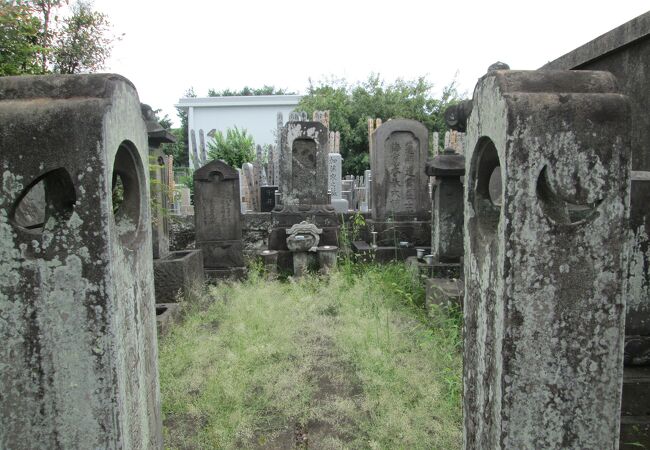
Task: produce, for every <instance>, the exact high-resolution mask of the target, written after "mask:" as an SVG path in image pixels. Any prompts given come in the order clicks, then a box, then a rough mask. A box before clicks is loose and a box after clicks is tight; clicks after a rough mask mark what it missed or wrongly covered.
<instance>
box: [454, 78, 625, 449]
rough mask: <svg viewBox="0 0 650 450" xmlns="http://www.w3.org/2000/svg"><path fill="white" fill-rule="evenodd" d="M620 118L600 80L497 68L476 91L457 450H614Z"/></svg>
mask: <svg viewBox="0 0 650 450" xmlns="http://www.w3.org/2000/svg"><path fill="white" fill-rule="evenodd" d="M629 119H630V115H629V103H628V100H627V97H625V96H623V95H621V94H619V92H618V90H617V87H616V80H615V79H614V77H613V76H612V75H611V74H609V73H606V72H569V71H549V72H527V71H507V70H497V71H493V72H490V73H488V74H487V75H486V76H484V77H483V78H481V79H480V80H479V82H478V84H477V86H476V88H475V91H474V98H473V111H472V113H471V116H470V118H469V123H468V127H467V131H468V133H467V143H468V146H467V151H466V155H467V159H466V182H465V198H466V204H465V299H466V300H465V305H464V346H465V348H464V373H463V384H464V395H463V402H464V406H463V409H464V411H463V412H464V448H466V449H476V448H490V449H499V448H503V449H534V448H535V449H536V448H612V449H615V448H618V430H619V414H620V399H621V383H622V376H623V358H622V356H623V334H624V311H625V299H624V296H623V293H624V278H625V270H626V258H627V256H628V255H627V251H628V248H627V246H626V243H625V234H626V231H625V224H626V222H627V219H628V217H629V177H630V173H629V162H630V159H629V158H630V136H629ZM495 172H500V174H501V180H502V189H501V192H498V191H497V192H491V190H490V179H491V178H492V177H493V176H494V173H495Z"/></svg>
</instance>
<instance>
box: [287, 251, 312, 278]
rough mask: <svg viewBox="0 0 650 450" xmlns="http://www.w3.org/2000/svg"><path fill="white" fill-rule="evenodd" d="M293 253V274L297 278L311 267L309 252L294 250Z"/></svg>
mask: <svg viewBox="0 0 650 450" xmlns="http://www.w3.org/2000/svg"><path fill="white" fill-rule="evenodd" d="M291 255H292V256H293V275H294V276H295V277H297V278H299V277H302V276H303V275H305V274H306V273H307V269H308V268H309V261H310V257H309V253H307V252H292V253H291Z"/></svg>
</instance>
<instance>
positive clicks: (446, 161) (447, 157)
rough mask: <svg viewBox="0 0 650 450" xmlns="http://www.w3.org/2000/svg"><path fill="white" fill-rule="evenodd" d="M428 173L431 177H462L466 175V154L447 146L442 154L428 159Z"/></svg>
mask: <svg viewBox="0 0 650 450" xmlns="http://www.w3.org/2000/svg"><path fill="white" fill-rule="evenodd" d="M425 171H426V173H427V175H429V176H430V177H462V176H464V175H465V156H463V155H460V154H458V153H456V150H454V149H453V148H446V149H445V150H444V151H443V152H442V153H441V154H439V155H437V156H435V157H434V158H433V159H431V160H429V161H427V165H426V169H425Z"/></svg>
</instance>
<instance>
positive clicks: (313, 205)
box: [269, 112, 339, 269]
mask: <svg viewBox="0 0 650 450" xmlns="http://www.w3.org/2000/svg"><path fill="white" fill-rule="evenodd" d="M328 137H329V133H328V130H327V128H326V127H325V125H323V124H322V123H320V122H314V121H311V122H307V121H306V114H305V113H304V112H292V113H291V114H290V116H289V122H287V124H286V125H285V126H284V127H283V128H282V131H281V138H280V142H281V147H280V149H279V172H278V173H279V179H280V180H279V192H278V198H277V199H278V200H279V202H278V201H276V205H275V208H274V209H273V211H272V227H271V233H270V235H269V250H277V251H278V265H279V266H280V267H282V268H284V269H289V268H291V267H292V265H293V263H292V257H291V254H290V252H289V249H288V247H287V243H286V230H287V229H290V228H291V227H292V226H293V225H295V224H297V223H300V222H302V221H308V222H310V223H313V224H315V225H316V226H318V227H319V228H321V229H323V237H322V242H323V244H324V245H332V246H338V230H339V222H338V217H337V215H336V213H335V211H334V209H333V207H332V206H331V205H330V204H329V200H328V194H327V191H328V189H327V186H328V177H327V171H328V148H329V144H328Z"/></svg>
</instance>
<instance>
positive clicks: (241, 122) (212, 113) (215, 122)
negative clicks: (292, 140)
mask: <svg viewBox="0 0 650 450" xmlns="http://www.w3.org/2000/svg"><path fill="white" fill-rule="evenodd" d="M275 97H279V98H282V97H284V96H275ZM287 97H288V96H287ZM291 97H293V98H291V99H290V100H289V101H288V100H286V99H284V100H282V101H276V102H274V103H276V104H273V103H272V102H270V101H264V102H261V101H258V102H256V103H254V104H250V103H251V101H250V100H251V97H245V98H242V97H230V98H228V97H216V98H211V99H182V100H181V101H180V102H179V104H178V106H181V107H187V109H188V129H189V130H188V131H189V133H190V135H189V136H188V142H189V146H190V165H191V164H192V156H191V155H192V154H193V148H192V139H191V132H192V130H194V131H195V134H196V144H197V146H199V147H200V139H199V130H203V134H204V136H205V142H206V149H207V146H208V145H207V144H208V142H209V141H210V140H211V139H212V138H210V137H209V136H208V133H209V132H210V130H213V129H214V130H216V131H221V132H222V133H224V135H225V134H226V130H228V128H234V127H235V126H237V127H238V128H239V129H242V128H245V129H246V130H247V131H248V133H249V134H250V135H252V136H253V139H254V140H255V144H256V145H262V146H264V145H266V144H275V141H276V138H275V130H276V127H277V114H278V112H281V113H282V115H283V118H284V121H285V122H286V121H287V120H288V118H289V113H290V112H291V111H293V110H294V108H295V106H296V105H297V104H298V101H299V100H300V96H291ZM222 99H223V100H226V99H227V100H228V103H227V106H226V105H224V104H223V103H225V102H223V103H218V102H219V100H222ZM238 99H242V100H241V102H242V103H243V104H241V105H237V104H236V103H238V101H239V100H238ZM264 100H266V99H264ZM278 100H279V99H278ZM202 103H203V104H202ZM209 103H213V104H209ZM265 103H268V104H265ZM287 103H290V104H287ZM192 104H194V105H195V106H190V105H192ZM233 104H234V105H233ZM197 150H198V149H197ZM197 153H199V154H200V151H198V152H197Z"/></svg>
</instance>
